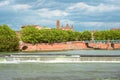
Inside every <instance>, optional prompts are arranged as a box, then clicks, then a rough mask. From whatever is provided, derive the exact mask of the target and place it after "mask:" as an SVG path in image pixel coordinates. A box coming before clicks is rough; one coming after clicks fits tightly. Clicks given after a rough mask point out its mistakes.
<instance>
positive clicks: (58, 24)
mask: <svg viewBox="0 0 120 80" xmlns="http://www.w3.org/2000/svg"><path fill="white" fill-rule="evenodd" d="M56 28H57V29H61V30H71V31H73V30H74V29H73V25H72V26H69V24H66V26H63V25H62V26H61V25H60V20H57V21H56Z"/></svg>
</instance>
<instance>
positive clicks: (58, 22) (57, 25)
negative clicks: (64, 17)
mask: <svg viewBox="0 0 120 80" xmlns="http://www.w3.org/2000/svg"><path fill="white" fill-rule="evenodd" d="M56 27H57V29H60V20H57V21H56Z"/></svg>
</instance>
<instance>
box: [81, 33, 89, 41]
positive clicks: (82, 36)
mask: <svg viewBox="0 0 120 80" xmlns="http://www.w3.org/2000/svg"><path fill="white" fill-rule="evenodd" d="M81 38H82V40H83V41H84V40H91V32H90V31H84V32H82V35H81Z"/></svg>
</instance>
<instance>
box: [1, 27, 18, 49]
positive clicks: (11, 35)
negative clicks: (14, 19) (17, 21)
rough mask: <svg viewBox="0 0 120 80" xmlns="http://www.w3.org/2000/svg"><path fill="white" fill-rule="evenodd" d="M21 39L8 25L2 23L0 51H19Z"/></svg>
mask: <svg viewBox="0 0 120 80" xmlns="http://www.w3.org/2000/svg"><path fill="white" fill-rule="evenodd" d="M18 46H19V39H18V37H17V35H16V33H15V31H13V30H12V29H10V28H9V26H8V25H0V51H17V50H18Z"/></svg>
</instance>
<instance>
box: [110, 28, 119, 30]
mask: <svg viewBox="0 0 120 80" xmlns="http://www.w3.org/2000/svg"><path fill="white" fill-rule="evenodd" d="M111 30H120V28H112V29H111Z"/></svg>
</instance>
